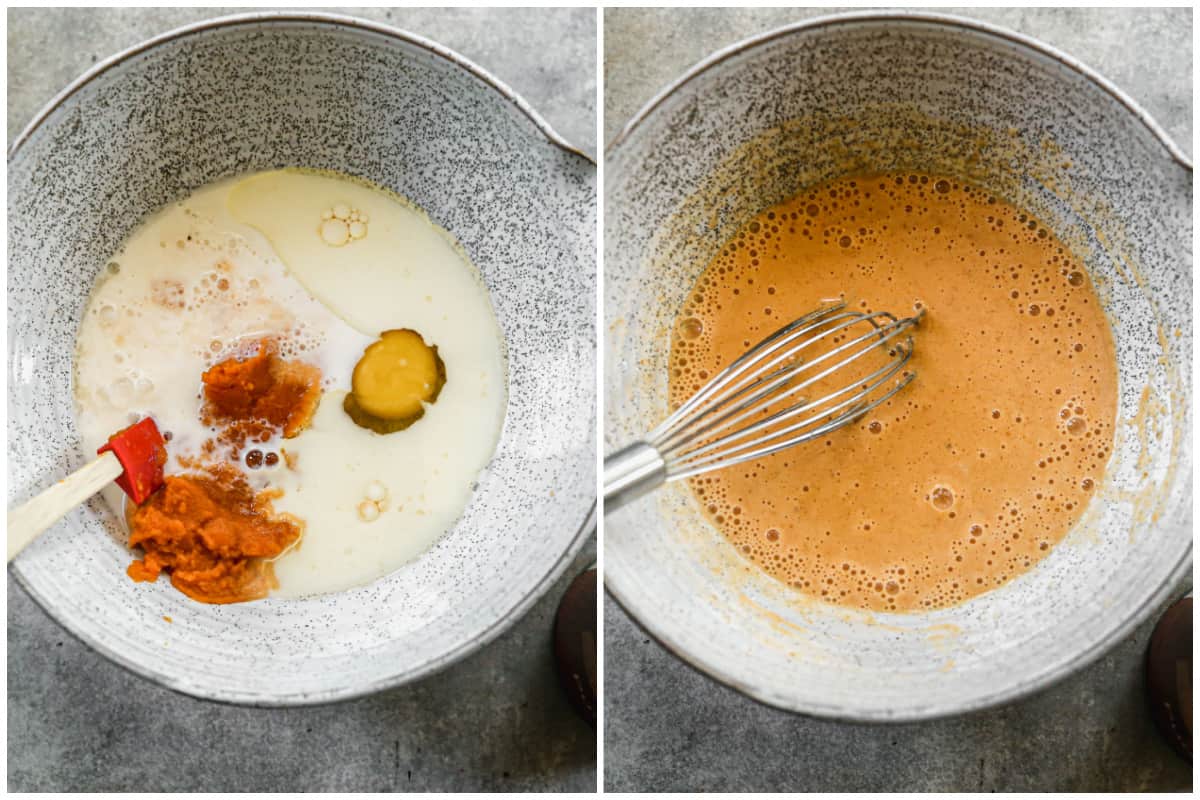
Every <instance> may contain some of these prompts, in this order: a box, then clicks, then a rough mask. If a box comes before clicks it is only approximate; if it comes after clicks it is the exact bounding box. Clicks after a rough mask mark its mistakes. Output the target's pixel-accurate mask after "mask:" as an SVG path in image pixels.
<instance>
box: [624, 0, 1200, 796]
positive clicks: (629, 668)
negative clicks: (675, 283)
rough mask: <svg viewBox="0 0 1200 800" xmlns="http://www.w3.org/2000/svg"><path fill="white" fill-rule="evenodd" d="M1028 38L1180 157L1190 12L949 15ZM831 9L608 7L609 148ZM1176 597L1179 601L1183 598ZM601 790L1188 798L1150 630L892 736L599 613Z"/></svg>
mask: <svg viewBox="0 0 1200 800" xmlns="http://www.w3.org/2000/svg"><path fill="white" fill-rule="evenodd" d="M947 10H948V11H951V12H952V13H959V14H962V15H964V16H973V17H976V18H980V19H984V20H987V21H990V22H994V23H997V24H1000V25H1004V26H1007V27H1009V28H1012V29H1015V30H1018V31H1021V32H1023V33H1027V34H1030V35H1033V36H1036V37H1039V38H1041V39H1042V40H1044V41H1047V42H1050V43H1051V44H1053V45H1055V46H1057V47H1059V48H1061V49H1063V50H1065V51H1066V52H1068V53H1070V54H1072V55H1074V56H1075V57H1077V58H1079V59H1081V60H1082V61H1083V62H1084V63H1087V64H1089V65H1090V66H1091V67H1093V68H1095V69H1097V70H1099V71H1100V72H1101V73H1102V74H1104V75H1105V76H1107V77H1108V78H1109V79H1111V80H1113V81H1114V82H1115V83H1116V84H1117V85H1118V86H1120V87H1121V88H1122V89H1124V90H1125V91H1127V92H1128V93H1130V94H1131V95H1132V96H1133V97H1134V98H1135V99H1136V100H1137V101H1138V102H1140V103H1141V104H1143V105H1144V106H1145V108H1146V109H1147V110H1148V111H1149V112H1150V114H1152V115H1153V116H1154V117H1155V118H1156V119H1157V120H1158V121H1159V123H1160V124H1162V125H1163V126H1164V127H1165V128H1166V130H1167V131H1168V132H1169V133H1170V134H1171V135H1172V136H1174V137H1175V138H1176V140H1177V141H1178V142H1179V144H1180V145H1181V146H1182V147H1183V149H1184V150H1185V151H1186V152H1188V153H1191V152H1192V12H1191V10H1189V9H1178V10H1144V11H1143V10H1104V9H1034V8H1025V9H978V10H971V9H947ZM827 11H828V9H703V10H701V9H693V10H689V11H688V12H686V13H685V12H682V11H675V10H669V9H655V10H633V9H619V10H614V9H608V10H606V11H605V15H604V50H605V52H604V59H605V63H604V80H605V84H604V86H605V101H604V102H605V122H604V128H605V134H604V135H605V141H606V142H607V141H611V139H612V137H613V136H615V135H616V133H617V132H618V131H619V130H620V129H621V126H622V125H623V124H624V123H625V121H626V120H628V118H629V117H630V116H631V115H632V114H634V113H635V112H636V111H637V109H638V108H640V107H641V105H642V104H643V103H645V102H646V101H647V100H649V99H650V98H651V97H652V96H653V95H654V94H655V93H656V92H657V91H658V90H659V89H661V88H662V87H663V86H665V85H666V84H667V83H669V82H670V81H672V80H674V79H675V78H676V77H678V76H679V75H680V74H681V73H682V72H683V71H684V70H686V69H687V68H688V67H690V66H691V65H692V64H694V63H695V62H696V61H698V60H700V59H701V58H703V57H705V56H706V55H708V54H709V53H711V52H713V51H714V50H717V49H719V48H721V47H723V46H725V45H729V44H732V43H734V42H736V41H738V40H739V39H742V38H744V37H746V36H749V35H751V34H754V33H758V32H761V31H765V30H769V29H771V28H773V27H777V26H779V25H783V24H786V23H788V22H792V21H795V20H799V19H803V18H807V17H811V16H816V15H818V14H822V13H826V12H827ZM1180 593H1181V594H1182V593H1183V588H1182V587H1181V589H1180ZM604 613H605V621H604V636H605V663H604V675H605V683H604V709H605V711H604V713H605V733H604V745H605V747H604V754H605V757H604V760H605V765H604V784H605V788H606V789H607V790H608V791H700V790H712V791H716V790H725V791H1011V790H1024V791H1039V790H1040V791H1067V790H1072V791H1138V790H1163V791H1172V790H1186V789H1189V788H1190V787H1191V768H1190V766H1189V765H1187V764H1185V763H1184V762H1183V761H1182V760H1181V759H1179V758H1178V757H1176V756H1175V754H1174V753H1173V752H1172V751H1171V750H1170V749H1168V748H1167V746H1166V745H1165V744H1163V742H1162V741H1161V740H1160V738H1159V736H1158V734H1157V731H1156V730H1155V729H1154V728H1153V726H1152V724H1151V722H1150V719H1149V716H1148V714H1147V712H1146V708H1145V703H1144V700H1143V694H1142V685H1143V684H1142V681H1143V674H1142V658H1143V656H1144V654H1145V648H1146V642H1147V641H1148V639H1149V635H1150V630H1151V628H1152V623H1150V624H1147V625H1144V626H1143V627H1142V628H1141V629H1139V630H1138V631H1137V632H1136V633H1135V634H1134V635H1132V636H1131V637H1129V639H1127V640H1126V641H1124V642H1122V643H1121V644H1120V645H1119V646H1117V647H1116V648H1114V649H1113V650H1112V651H1110V652H1109V653H1107V654H1106V655H1105V656H1104V657H1103V658H1102V659H1101V660H1100V661H1098V662H1097V663H1095V664H1093V665H1092V666H1091V667H1089V668H1087V669H1085V670H1084V671H1082V672H1080V673H1078V674H1076V675H1074V676H1072V677H1070V678H1068V679H1066V680H1065V681H1063V682H1062V683H1060V684H1058V685H1057V686H1054V687H1052V688H1050V689H1048V690H1046V691H1044V692H1042V693H1040V694H1038V695H1036V696H1034V697H1031V698H1028V699H1026V700H1024V701H1021V702H1018V703H1014V704H1012V705H1009V706H1007V707H1004V708H999V709H995V710H991V711H986V712H981V713H977V714H973V715H971V716H968V717H962V718H957V719H950V720H943V721H938V722H931V723H922V724H914V725H903V726H869V725H849V724H840V723H836V722H826V721H821V720H814V719H809V718H805V717H800V716H796V715H792V714H786V713H783V712H780V711H776V710H774V709H771V708H767V707H765V706H762V705H759V704H757V703H755V702H754V701H752V700H749V699H747V698H746V697H743V696H742V695H741V694H738V693H737V692H734V691H733V690H731V689H727V688H725V687H723V686H720V685H718V684H717V683H715V682H714V681H712V680H710V679H709V678H707V677H705V676H703V675H701V674H700V673H698V672H695V671H693V670H692V669H691V668H689V667H687V666H685V665H684V664H683V663H682V662H681V661H679V660H677V659H676V658H674V657H673V656H671V655H670V654H669V653H667V652H666V651H665V650H663V649H662V648H661V647H660V646H659V645H658V644H657V643H655V642H653V641H652V640H651V639H650V638H649V636H648V635H647V634H646V633H645V632H644V631H642V630H641V629H640V628H639V627H638V626H637V625H636V624H635V623H634V622H632V621H631V620H630V618H629V617H628V616H627V615H626V614H625V613H624V612H623V611H622V610H621V608H620V607H619V606H618V605H617V604H616V603H615V602H614V601H613V600H612V599H611V598H608V599H607V600H606V602H605V612H604Z"/></svg>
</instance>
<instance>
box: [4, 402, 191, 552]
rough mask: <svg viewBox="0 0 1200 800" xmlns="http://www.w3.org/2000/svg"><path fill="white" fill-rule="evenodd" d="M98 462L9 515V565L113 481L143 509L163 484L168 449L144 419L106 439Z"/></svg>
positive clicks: (15, 509) (63, 480)
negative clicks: (68, 513)
mask: <svg viewBox="0 0 1200 800" xmlns="http://www.w3.org/2000/svg"><path fill="white" fill-rule="evenodd" d="M96 452H97V453H98V454H99V455H100V457H99V458H97V459H96V460H95V461H93V462H91V463H90V464H88V465H87V466H84V467H81V468H79V469H78V470H76V471H75V472H72V473H71V474H70V475H68V476H67V477H65V478H63V479H62V480H61V481H59V482H58V483H56V484H54V485H53V486H51V487H50V488H49V489H47V490H45V491H44V492H42V493H41V494H39V495H38V496H37V497H34V498H33V499H32V500H29V501H27V502H26V503H24V504H23V505H20V506H18V507H17V508H14V509H13V510H12V511H9V512H8V560H9V561H12V560H13V558H15V557H16V555H17V553H19V552H21V550H22V549H24V547H25V545H27V544H29V543H30V542H32V541H33V540H34V539H35V538H37V536H38V534H40V533H42V531H44V530H46V529H47V528H49V527H50V526H51V525H53V524H54V523H55V522H58V520H59V519H61V518H62V516H63V514H66V513H67V512H68V511H70V510H71V509H72V508H74V507H75V506H77V505H79V504H80V503H82V502H83V501H84V500H87V499H88V498H89V497H91V496H92V495H94V494H95V493H96V492H98V491H100V490H101V489H103V488H104V487H105V486H107V485H108V484H109V483H111V482H112V481H116V482H117V485H118V486H120V487H121V488H122V489H124V490H125V494H127V495H129V496H130V497H131V498H133V502H135V503H137V504H138V505H141V504H142V503H143V502H145V500H146V498H147V497H149V496H150V495H151V494H153V493H154V491H155V490H156V489H158V487H160V486H162V484H163V465H164V464H166V463H167V448H166V443H165V442H164V441H163V437H162V434H161V433H159V431H158V426H157V425H155V424H154V420H153V419H151V418H150V417H146V418H145V419H143V420H142V421H140V422H136V423H134V424H133V425H130V426H129V427H128V428H126V429H125V430H123V431H119V432H117V433H115V434H113V435H112V436H111V437H109V440H108V444H106V445H104V446H103V447H101V448H100V449H99V450H97V451H96Z"/></svg>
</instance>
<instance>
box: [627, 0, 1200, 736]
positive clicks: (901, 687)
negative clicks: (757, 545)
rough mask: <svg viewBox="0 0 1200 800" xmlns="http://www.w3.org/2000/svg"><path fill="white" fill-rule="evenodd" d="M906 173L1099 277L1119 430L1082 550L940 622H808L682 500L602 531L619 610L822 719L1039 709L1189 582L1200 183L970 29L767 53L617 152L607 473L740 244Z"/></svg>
mask: <svg viewBox="0 0 1200 800" xmlns="http://www.w3.org/2000/svg"><path fill="white" fill-rule="evenodd" d="M904 169H920V170H925V171H932V172H938V173H943V174H945V173H950V174H954V175H957V176H959V177H961V178H964V179H967V180H970V181H972V182H973V183H976V184H979V185H982V186H985V187H987V188H989V189H991V190H993V191H994V192H996V193H997V194H999V195H1001V196H1003V197H1006V198H1009V199H1011V200H1014V201H1016V202H1017V203H1018V204H1020V205H1022V206H1024V207H1027V208H1030V209H1031V210H1034V211H1035V212H1037V213H1038V214H1039V216H1040V217H1041V218H1042V219H1044V220H1045V221H1047V222H1048V223H1049V224H1051V226H1052V227H1053V228H1054V229H1055V231H1056V232H1057V233H1058V234H1059V235H1060V236H1061V237H1062V238H1063V239H1064V240H1065V241H1067V242H1069V243H1070V244H1071V245H1072V247H1073V248H1074V249H1075V250H1076V251H1077V252H1078V253H1079V254H1080V255H1082V256H1084V259H1085V262H1086V264H1087V265H1088V268H1089V270H1090V271H1091V273H1092V275H1093V277H1094V278H1095V279H1096V281H1097V283H1098V284H1099V286H1100V293H1101V299H1102V301H1103V302H1104V305H1105V307H1106V311H1107V313H1108V315H1109V318H1110V320H1111V322H1112V325H1113V330H1114V332H1115V334H1116V340H1117V347H1118V351H1119V352H1118V361H1119V369H1120V375H1121V386H1120V418H1121V424H1120V425H1119V426H1118V428H1119V429H1118V432H1117V442H1116V448H1115V454H1114V456H1113V459H1112V462H1111V463H1110V464H1109V466H1108V470H1107V475H1106V479H1105V481H1104V486H1103V487H1102V491H1100V492H1098V495H1097V496H1096V498H1095V500H1094V502H1093V503H1092V504H1091V506H1090V507H1089V509H1088V511H1087V513H1086V514H1085V516H1084V518H1083V519H1082V520H1081V521H1080V523H1079V524H1078V525H1077V526H1076V528H1075V529H1074V530H1072V531H1071V532H1070V533H1069V534H1068V536H1067V538H1066V540H1065V541H1064V542H1063V543H1062V544H1061V545H1059V546H1058V547H1057V548H1055V549H1054V550H1053V551H1052V552H1051V554H1050V555H1049V556H1048V557H1047V558H1046V559H1045V560H1043V561H1042V562H1041V563H1040V564H1039V565H1037V567H1036V568H1035V569H1033V570H1032V571H1030V572H1028V573H1027V574H1025V575H1022V576H1020V577H1018V578H1017V579H1016V580H1013V581H1012V582H1010V583H1009V584H1007V585H1006V586H1004V587H1002V588H1000V589H998V590H996V591H993V592H990V593H988V594H985V595H983V596H980V597H979V598H977V599H974V600H972V601H970V602H967V603H966V604H964V605H960V606H958V607H955V608H950V609H945V610H940V611H937V612H935V613H927V614H915V615H885V614H876V615H869V614H866V613H858V612H854V611H851V610H848V609H843V608H838V607H834V606H831V605H826V604H824V603H821V602H818V601H815V600H809V599H805V598H804V597H802V596H800V595H799V594H797V593H795V592H794V591H793V590H791V589H789V588H787V587H785V586H783V585H782V584H780V583H777V582H775V581H773V580H772V579H770V578H768V577H766V575H765V574H763V573H762V572H760V571H759V570H758V569H757V568H755V567H753V566H752V565H751V564H750V562H748V561H746V560H743V559H742V558H741V557H740V556H739V555H738V554H736V553H735V552H734V550H733V548H732V547H731V546H730V545H728V544H727V543H726V541H725V540H724V539H723V538H722V537H721V536H720V534H719V533H718V532H717V531H715V530H714V529H713V528H712V527H710V525H709V524H708V523H707V522H706V521H705V519H704V517H703V515H702V513H701V510H700V508H699V506H698V505H697V504H696V503H695V502H694V500H693V499H692V496H691V494H690V491H689V490H688V489H687V487H686V486H685V485H683V484H673V485H671V486H669V487H668V488H667V489H666V490H664V491H662V492H660V493H659V494H657V495H654V496H651V497H647V498H643V499H642V500H640V501H638V502H637V503H635V504H633V505H632V506H629V507H626V508H624V509H621V510H619V511H616V512H614V513H613V514H611V515H609V516H608V517H607V521H606V529H605V531H606V532H605V543H604V547H605V562H604V566H605V574H606V578H605V580H606V585H607V587H608V589H609V590H610V591H611V593H612V594H613V595H614V596H615V597H616V598H617V600H619V601H620V603H621V604H622V605H623V606H624V607H625V608H626V609H627V610H628V611H629V612H630V613H631V614H632V615H633V616H634V617H635V618H636V619H637V620H638V621H640V622H641V623H642V624H643V625H644V626H645V627H646V629H647V630H648V631H650V632H651V633H652V634H653V635H654V636H656V637H657V638H658V639H659V640H660V641H661V642H662V643H663V644H665V645H666V646H667V647H668V648H669V649H671V650H672V651H673V652H675V653H676V654H677V655H679V656H680V657H681V658H683V659H685V660H687V661H688V662H690V663H691V664H693V665H695V666H696V667H698V668H699V669H701V670H703V671H705V672H707V673H708V674H710V675H712V676H713V677H715V678H717V679H718V680H720V681H723V682H725V683H727V684H729V685H731V686H733V687H736V688H737V689H739V690H741V691H743V692H745V693H747V694H749V695H751V696H753V697H755V698H757V699H759V700H762V701H764V702H766V703H770V704H772V705H776V706H779V707H782V708H786V709H791V710H795V711H801V712H806V713H809V714H815V715H820V716H829V717H837V718H843V719H855V720H916V719H925V718H931V717H937V716H941V715H947V714H953V713H958V712H963V711H967V710H970V709H976V708H981V707H985V706H989V705H993V704H997V703H1001V702H1004V701H1007V700H1011V699H1013V698H1016V697H1019V696H1021V695H1024V694H1026V693H1029V692H1032V691H1034V690H1035V689H1037V688H1039V687H1043V686H1045V685H1047V684H1048V683H1050V682H1052V681H1054V680H1055V679H1057V678H1060V677H1062V676H1064V675H1066V674H1067V673H1068V672H1070V671H1071V670H1074V669H1077V668H1079V667H1081V666H1083V665H1084V664H1087V663H1088V662H1090V661H1092V660H1093V659H1095V658H1097V657H1098V656H1099V655H1100V654H1101V653H1103V652H1104V650H1105V649H1106V648H1107V647H1109V646H1110V645H1112V644H1114V643H1115V642H1116V641H1118V640H1119V639H1120V638H1121V637H1123V636H1124V635H1125V634H1127V633H1128V632H1129V631H1130V629H1131V628H1133V626H1134V625H1136V624H1137V623H1138V622H1140V621H1141V620H1143V619H1144V618H1145V617H1146V616H1147V614H1149V613H1150V612H1151V610H1152V609H1153V608H1154V607H1155V606H1156V605H1157V604H1158V603H1159V602H1160V601H1162V600H1163V599H1164V598H1165V597H1166V596H1167V593H1168V592H1169V591H1170V590H1171V589H1172V588H1173V587H1174V586H1175V585H1176V584H1177V583H1178V581H1179V580H1180V578H1181V577H1182V576H1183V575H1185V574H1186V573H1187V572H1188V570H1189V569H1190V564H1191V544H1192V524H1191V480H1192V451H1191V421H1192V406H1191V400H1190V398H1189V392H1190V387H1191V380H1192V362H1191V353H1192V304H1191V297H1192V292H1191V279H1192V276H1191V268H1192V255H1191V239H1192V227H1191V226H1192V201H1191V198H1192V169H1191V165H1190V163H1189V162H1188V161H1187V159H1186V158H1185V157H1184V156H1183V155H1182V154H1181V153H1180V152H1179V150H1178V149H1177V148H1176V147H1175V146H1174V145H1173V144H1172V143H1171V142H1170V141H1168V140H1167V138H1166V136H1165V135H1164V134H1163V133H1162V131H1161V130H1160V129H1159V128H1158V126H1156V125H1155V124H1154V122H1153V121H1152V120H1150V119H1149V117H1147V115H1146V114H1145V113H1144V112H1143V111H1141V110H1140V109H1139V108H1138V107H1137V106H1136V104H1134V103H1133V102H1132V101H1131V100H1130V99H1129V98H1127V97H1126V96H1124V95H1123V94H1121V92H1120V91H1118V90H1117V89H1116V88H1115V87H1113V86H1112V85H1111V84H1109V83H1107V82H1106V81H1104V80H1103V79H1102V78H1100V77H1099V76H1097V75H1095V74H1094V73H1092V72H1090V71H1089V70H1087V69H1086V68H1085V67H1083V66H1082V65H1080V64H1079V63H1078V62H1076V61H1074V60H1072V59H1071V58H1069V57H1068V56H1065V55H1063V54H1061V53H1058V52H1056V51H1054V50H1052V49H1050V48H1048V47H1046V46H1044V45H1042V44H1039V43H1038V42H1036V41H1033V40H1031V39H1028V38H1026V37H1023V36H1018V35H1015V34H1012V33H1009V32H1007V31H1003V30H999V29H996V28H993V27H990V26H987V25H982V24H978V23H975V22H971V21H968V20H958V19H954V18H947V17H940V16H933V15H923V14H899V15H897V14H878V13H873V12H869V13H860V14H851V15H844V16H838V17H827V18H823V19H818V20H814V21H811V22H808V23H804V24H801V25H797V26H794V27H789V28H786V29H782V30H779V31H775V32H772V33H768V34H765V35H763V36H760V37H758V38H756V39H753V40H750V41H747V42H743V43H741V44H738V45H735V46H733V47H730V48H729V49H727V50H724V51H722V52H720V53H717V54H716V55H714V56H713V57H711V58H709V59H708V60H706V61H704V62H703V63H701V64H700V65H698V66H697V67H695V68H694V69H692V70H691V71H690V72H689V73H688V74H687V75H686V76H684V77H683V78H682V79H680V80H679V81H678V82H676V83H675V84H674V85H672V86H671V87H670V88H668V89H667V90H665V91H664V92H663V93H661V94H660V95H659V96H658V97H656V98H655V99H654V100H653V101H651V103H650V104H648V105H647V106H646V107H645V108H644V109H643V110H642V111H641V112H640V113H639V114H638V115H637V116H636V118H635V119H634V120H633V121H632V122H631V123H630V124H629V125H628V126H627V127H626V128H625V130H624V131H623V132H622V133H621V135H620V136H619V137H618V138H617V140H616V141H615V142H614V143H613V144H612V145H611V146H610V148H609V152H608V161H607V169H606V176H607V177H606V185H605V192H606V197H605V203H606V206H605V208H606V214H605V254H606V258H605V298H606V300H605V314H606V316H607V323H608V325H607V328H606V337H607V339H606V350H605V360H606V364H605V366H606V378H605V385H606V386H605V429H606V438H607V442H606V444H607V447H608V448H609V449H610V450H611V449H614V448H616V447H617V446H619V445H622V444H625V443H627V442H629V441H631V440H633V439H634V438H636V437H637V436H638V435H639V434H640V433H641V432H642V431H645V430H647V429H649V428H650V427H651V426H652V424H653V423H656V422H658V421H659V420H660V419H661V418H662V417H663V416H664V415H665V413H666V386H667V368H666V363H667V353H668V348H669V328H670V325H671V321H672V318H673V316H674V314H675V312H676V309H677V308H678V307H679V305H680V303H681V302H682V300H683V298H684V297H685V295H686V293H687V291H688V290H689V288H690V287H691V285H692V283H693V282H694V280H695V279H696V277H697V275H698V274H699V273H700V272H701V271H702V270H703V268H704V266H705V265H706V264H707V263H708V262H709V260H710V257H711V256H712V254H713V253H714V252H715V250H716V249H717V248H718V247H719V246H720V245H721V244H722V243H723V242H724V241H726V240H727V238H728V236H729V235H730V234H731V232H733V231H734V230H736V229H737V228H738V227H739V226H741V225H743V224H744V223H745V222H747V221H748V220H749V218H750V217H751V216H753V215H754V214H756V213H757V212H759V211H760V210H762V209H764V208H766V207H768V206H771V205H774V204H775V203H777V202H780V201H782V200H784V199H787V198H789V197H792V196H794V195H796V194H797V193H799V191H800V190H801V189H802V188H804V187H806V186H808V185H811V184H813V183H816V182H818V181H821V180H825V179H828V178H831V177H834V176H837V175H842V174H851V173H862V172H871V171H892V170H904ZM801 310H807V309H801ZM917 346H918V347H919V346H920V344H919V342H918V345H917Z"/></svg>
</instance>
